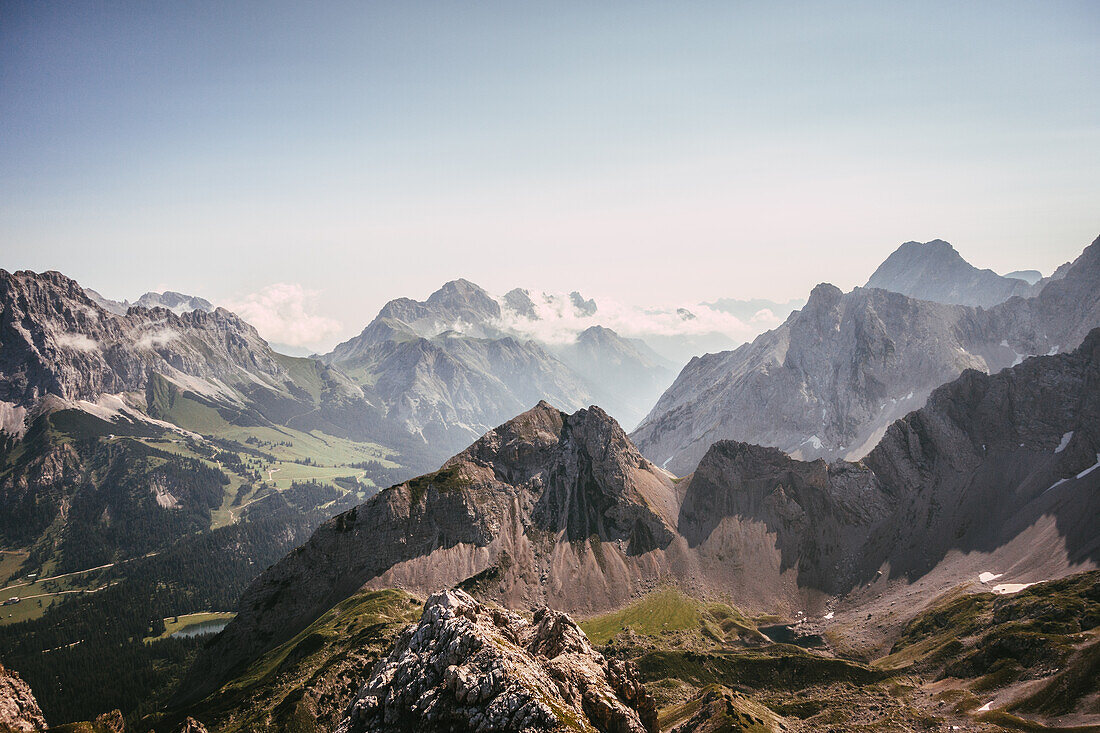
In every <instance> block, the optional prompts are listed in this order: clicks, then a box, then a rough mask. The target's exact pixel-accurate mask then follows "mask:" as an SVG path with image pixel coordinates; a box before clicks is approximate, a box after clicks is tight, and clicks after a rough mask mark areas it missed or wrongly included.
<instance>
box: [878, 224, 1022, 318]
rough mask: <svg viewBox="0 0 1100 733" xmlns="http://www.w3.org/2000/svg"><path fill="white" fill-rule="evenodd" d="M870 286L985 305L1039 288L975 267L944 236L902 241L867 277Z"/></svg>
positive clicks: (948, 301)
mask: <svg viewBox="0 0 1100 733" xmlns="http://www.w3.org/2000/svg"><path fill="white" fill-rule="evenodd" d="M867 287H869V288H882V289H883V290H892V291H894V292H896V293H902V294H904V295H908V296H910V297H912V298H920V299H921V300H931V301H934V302H937V303H951V304H957V305H971V306H982V307H985V308H989V307H991V306H993V305H996V304H997V303H1001V302H1004V301H1005V300H1008V299H1009V298H1011V297H1012V296H1014V295H1020V296H1024V297H1027V296H1029V295H1033V294H1034V292H1035V291H1033V290H1032V286H1031V285H1029V284H1028V283H1026V282H1024V281H1023V280H1018V279H1016V278H1010V277H1002V276H1001V275H998V274H997V273H995V272H993V271H992V270H980V269H978V268H977V267H974V266H973V265H971V264H970V263H969V262H967V261H966V260H965V259H963V257H962V255H960V254H959V253H958V252H957V251H956V250H955V248H954V247H952V246H951V245H950V244H948V243H947V242H945V241H943V240H942V239H933V240H932V241H930V242H906V243H905V244H903V245H901V246H900V247H898V248H897V249H896V250H894V252H893V253H891V255H890V256H889V257H887V258H886V260H885V261H883V263H882V264H881V265H879V267H878V269H877V270H875V272H874V274H872V275H871V277H870V279H869V280H867Z"/></svg>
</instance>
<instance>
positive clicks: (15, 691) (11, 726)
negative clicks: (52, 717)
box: [0, 664, 46, 733]
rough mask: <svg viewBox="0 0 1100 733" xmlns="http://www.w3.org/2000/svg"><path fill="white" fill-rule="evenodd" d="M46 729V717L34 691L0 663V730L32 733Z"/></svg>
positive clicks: (6, 732) (7, 732) (8, 732)
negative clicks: (43, 715) (35, 697)
mask: <svg viewBox="0 0 1100 733" xmlns="http://www.w3.org/2000/svg"><path fill="white" fill-rule="evenodd" d="M40 730H46V719H45V718H43V717H42V710H41V708H39V707H38V701H37V700H35V699H34V693H33V692H31V688H30V686H29V685H27V683H26V682H24V681H23V680H22V679H21V678H20V677H19V675H18V674H16V673H15V672H13V671H11V670H9V669H5V668H4V665H2V664H0V731H2V732H3V733H10V732H13V731H14V732H17V733H32V732H33V731H40Z"/></svg>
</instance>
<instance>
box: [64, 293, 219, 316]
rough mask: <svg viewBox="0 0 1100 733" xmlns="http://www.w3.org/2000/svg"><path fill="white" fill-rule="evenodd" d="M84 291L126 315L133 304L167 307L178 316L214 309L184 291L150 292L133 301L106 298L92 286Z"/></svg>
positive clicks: (107, 307) (114, 310)
mask: <svg viewBox="0 0 1100 733" xmlns="http://www.w3.org/2000/svg"><path fill="white" fill-rule="evenodd" d="M84 292H85V293H87V294H88V297H89V298H91V299H92V300H94V301H95V302H96V303H98V304H99V305H100V306H101V307H102V308H103V309H104V310H107V311H110V312H111V313H114V314H115V315H119V316H124V315H126V311H127V310H129V309H130V307H131V306H137V307H139V308H150V309H151V308H167V309H168V310H170V311H172V312H173V313H175V314H176V315H177V316H179V315H183V314H184V313H188V312H190V311H207V312H210V311H213V310H214V305H213V304H212V303H211V302H210V301H209V300H206V299H205V298H199V297H197V296H195V295H184V294H183V293H177V292H175V291H172V290H167V291H165V292H163V293H153V292H149V293H146V294H145V295H142V296H141V297H140V298H138V299H137V300H135V301H134V302H133V303H131V302H130V301H128V300H122V301H119V300H111V299H110V298H105V297H103V296H102V295H100V294H99V293H97V292H96V291H94V290H92V289H91V288H85V289H84Z"/></svg>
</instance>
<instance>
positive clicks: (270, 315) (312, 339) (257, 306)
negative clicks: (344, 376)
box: [225, 283, 340, 346]
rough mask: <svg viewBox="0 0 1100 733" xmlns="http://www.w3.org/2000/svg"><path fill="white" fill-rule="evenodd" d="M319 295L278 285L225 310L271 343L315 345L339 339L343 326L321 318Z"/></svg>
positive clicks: (297, 286) (247, 296)
mask: <svg viewBox="0 0 1100 733" xmlns="http://www.w3.org/2000/svg"><path fill="white" fill-rule="evenodd" d="M316 295H317V293H316V292H315V291H312V290H306V289H305V288H303V287H302V286H301V285H299V284H297V283H275V284H273V285H268V286H267V287H265V288H264V289H263V290H260V291H259V292H256V293H252V294H250V295H246V296H245V297H244V298H241V299H240V300H237V301H230V302H227V303H225V307H226V308H228V309H229V310H231V311H233V312H234V313H236V314H237V315H239V316H240V317H241V318H243V319H244V320H246V321H248V322H249V323H251V324H252V325H253V326H255V327H256V330H257V331H259V332H260V335H261V336H263V337H264V338H265V339H267V340H268V341H271V342H274V343H279V344H287V345H288V346H315V345H318V344H321V343H324V342H325V341H326V339H328V338H330V337H332V336H335V335H336V334H337V333H339V331H340V323H339V322H338V321H335V320H333V319H332V318H327V317H325V316H321V315H317V313H316V312H315V310H314V307H313V299H314V298H315V297H316Z"/></svg>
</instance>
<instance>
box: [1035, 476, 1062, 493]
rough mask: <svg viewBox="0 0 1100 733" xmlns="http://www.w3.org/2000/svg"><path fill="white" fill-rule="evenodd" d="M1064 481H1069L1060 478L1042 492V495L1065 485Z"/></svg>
mask: <svg viewBox="0 0 1100 733" xmlns="http://www.w3.org/2000/svg"><path fill="white" fill-rule="evenodd" d="M1066 481H1069V479H1065V478H1060V479H1058V480H1057V481H1055V482H1054V483H1052V484H1051V485H1050V487H1049V488H1047V490H1046V491H1044V492H1043V494H1045V493H1047V491H1050V490H1051V489H1056V488H1058V487H1059V486H1061V485H1062V484H1064V483H1065V482H1066ZM1040 496H1042V494H1040Z"/></svg>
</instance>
